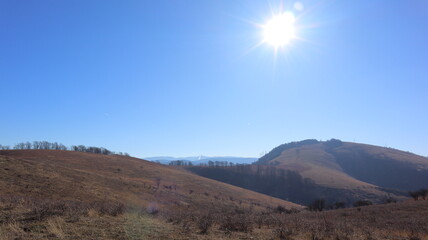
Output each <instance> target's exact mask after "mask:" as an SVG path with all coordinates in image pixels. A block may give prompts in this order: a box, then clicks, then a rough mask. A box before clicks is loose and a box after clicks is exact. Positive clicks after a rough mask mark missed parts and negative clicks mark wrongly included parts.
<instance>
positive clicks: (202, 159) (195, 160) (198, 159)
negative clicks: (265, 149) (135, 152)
mask: <svg viewBox="0 0 428 240" xmlns="http://www.w3.org/2000/svg"><path fill="white" fill-rule="evenodd" d="M144 159H146V160H148V161H152V162H159V163H162V164H169V163H170V162H172V161H178V160H180V161H189V162H192V164H194V165H198V164H206V163H208V162H209V161H213V162H216V161H220V162H231V163H234V164H251V163H254V162H256V161H257V160H258V158H248V157H208V156H192V157H169V156H164V157H162V156H160V157H147V158H144Z"/></svg>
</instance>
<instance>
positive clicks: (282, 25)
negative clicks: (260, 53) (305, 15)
mask: <svg viewBox="0 0 428 240" xmlns="http://www.w3.org/2000/svg"><path fill="white" fill-rule="evenodd" d="M294 22H295V17H294V15H293V13H291V12H285V13H282V14H280V15H276V16H274V17H273V18H272V19H271V20H270V21H268V22H267V23H266V25H264V26H263V28H264V40H263V41H264V42H265V43H268V44H270V45H272V46H274V47H276V48H278V47H283V46H284V45H287V44H288V43H289V42H290V41H291V40H292V39H293V38H294V37H295V32H294Z"/></svg>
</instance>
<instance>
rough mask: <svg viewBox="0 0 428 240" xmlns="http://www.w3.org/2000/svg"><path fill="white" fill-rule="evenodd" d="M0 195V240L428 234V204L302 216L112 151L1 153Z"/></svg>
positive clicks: (277, 203)
mask: <svg viewBox="0 0 428 240" xmlns="http://www.w3.org/2000/svg"><path fill="white" fill-rule="evenodd" d="M0 193H1V194H0V240H6V239H7V240H9V239H302V240H307V239H325V240H333V239H361V240H363V239H364V240H366V239H373V240H380V239H402V240H406V239H412V240H421V239H427V238H428V228H427V225H426V217H424V216H426V214H428V201H426V200H422V199H420V200H418V201H413V200H412V201H405V202H401V203H393V204H387V205H377V206H366V207H360V208H351V209H339V210H330V211H326V212H308V211H305V210H302V208H301V207H300V206H299V205H296V204H293V203H290V202H286V201H282V200H280V199H276V198H272V197H268V196H266V195H262V194H258V193H255V192H251V191H248V190H244V189H242V188H238V187H234V186H231V185H228V184H224V183H220V182H216V181H213V180H209V179H206V178H202V177H198V176H196V175H193V174H191V173H189V172H186V171H183V170H180V169H175V168H172V167H169V166H164V165H160V164H155V163H152V162H147V161H144V160H140V159H136V158H130V157H126V156H117V155H96V154H91V153H81V152H68V151H53V150H24V151H21V150H14V151H0ZM287 209H294V210H287Z"/></svg>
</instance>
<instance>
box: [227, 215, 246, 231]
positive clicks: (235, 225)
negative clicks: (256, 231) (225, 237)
mask: <svg viewBox="0 0 428 240" xmlns="http://www.w3.org/2000/svg"><path fill="white" fill-rule="evenodd" d="M220 230H223V231H226V232H251V231H252V230H253V222H252V221H251V219H250V218H249V216H248V214H234V215H232V214H230V215H228V216H226V218H224V219H223V220H222V222H221V223H220Z"/></svg>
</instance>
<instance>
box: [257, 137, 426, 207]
mask: <svg viewBox="0 0 428 240" xmlns="http://www.w3.org/2000/svg"><path fill="white" fill-rule="evenodd" d="M258 164H262V165H274V166H276V167H279V168H284V169H290V170H293V171H297V172H299V173H300V174H301V175H302V176H303V177H305V178H310V179H312V180H314V182H315V183H316V184H319V185H321V186H324V187H329V188H334V189H343V190H346V191H348V192H349V193H352V194H354V195H355V198H356V199H358V198H360V199H361V198H367V199H371V200H373V201H376V199H382V198H383V197H384V196H386V195H390V196H394V197H395V198H398V199H400V196H397V195H394V193H395V192H390V191H385V190H386V189H398V190H401V191H403V192H407V191H408V190H415V189H418V188H426V187H428V185H427V184H428V158H426V157H422V156H418V155H415V154H412V153H409V152H404V151H399V150H396V149H391V148H384V147H378V146H373V145H367V144H358V143H350V142H342V141H339V140H330V141H326V142H322V141H316V140H305V141H302V142H295V143H290V144H284V145H281V146H278V147H277V148H275V149H274V150H272V151H271V152H270V153H269V154H267V155H266V156H264V157H262V158H261V159H260V160H259V162H258Z"/></svg>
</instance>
